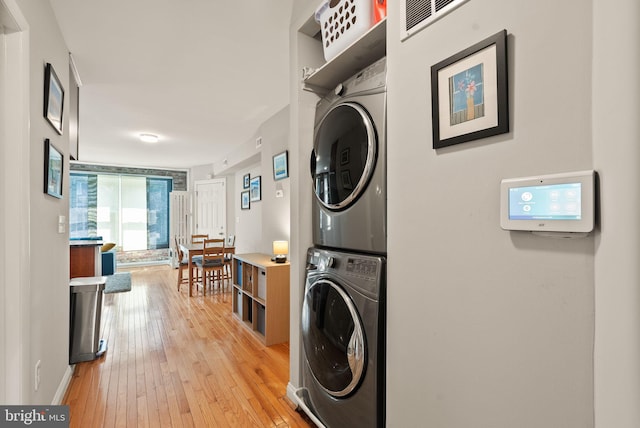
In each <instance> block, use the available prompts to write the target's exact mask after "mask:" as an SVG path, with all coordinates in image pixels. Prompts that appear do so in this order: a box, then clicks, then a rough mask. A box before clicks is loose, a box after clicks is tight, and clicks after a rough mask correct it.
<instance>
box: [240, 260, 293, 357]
mask: <svg viewBox="0 0 640 428" xmlns="http://www.w3.org/2000/svg"><path fill="white" fill-rule="evenodd" d="M232 278H233V297H232V307H233V314H234V315H235V316H236V317H238V318H239V319H240V320H242V322H243V323H244V324H245V325H246V326H247V327H248V328H249V329H250V330H251V331H252V332H253V333H254V334H255V335H256V336H257V337H258V338H259V339H260V340H262V342H263V343H264V344H265V345H266V346H271V345H275V344H276V343H282V342H288V341H289V262H286V263H275V262H272V261H271V257H270V256H269V255H267V254H259V253H250V254H235V255H234V256H233V263H232Z"/></svg>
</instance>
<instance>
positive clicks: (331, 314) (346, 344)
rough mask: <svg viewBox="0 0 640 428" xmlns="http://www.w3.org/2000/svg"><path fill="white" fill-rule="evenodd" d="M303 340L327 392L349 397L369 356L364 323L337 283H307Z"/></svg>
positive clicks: (317, 377)
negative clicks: (363, 327)
mask: <svg viewBox="0 0 640 428" xmlns="http://www.w3.org/2000/svg"><path fill="white" fill-rule="evenodd" d="M302 341H303V346H304V351H305V354H306V360H307V362H306V363H307V364H308V365H309V367H310V369H311V372H312V373H313V376H314V378H315V380H316V381H317V382H318V384H319V385H320V386H321V387H322V388H323V389H324V390H325V391H326V392H327V393H329V394H331V395H333V396H334V397H345V396H347V395H349V394H350V393H352V392H353V391H354V390H355V389H356V388H357V387H358V385H359V384H360V380H361V379H362V378H363V377H364V368H365V367H366V358H367V355H366V346H365V345H366V343H365V338H364V333H363V329H362V324H361V322H360V318H359V316H358V312H357V310H356V308H355V306H354V304H353V302H352V301H351V298H349V296H348V295H347V293H345V291H344V290H343V289H342V288H341V287H340V286H338V285H337V284H335V283H334V282H332V281H330V280H326V279H321V280H318V281H316V282H314V283H311V284H307V287H306V292H305V296H304V303H303V306H302Z"/></svg>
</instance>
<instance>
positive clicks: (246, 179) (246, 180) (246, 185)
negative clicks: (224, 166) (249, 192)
mask: <svg viewBox="0 0 640 428" xmlns="http://www.w3.org/2000/svg"><path fill="white" fill-rule="evenodd" d="M250 179H251V176H250V175H249V174H245V175H244V177H242V188H243V189H248V188H249V180H250Z"/></svg>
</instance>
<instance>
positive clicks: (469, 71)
mask: <svg viewBox="0 0 640 428" xmlns="http://www.w3.org/2000/svg"><path fill="white" fill-rule="evenodd" d="M508 87H509V85H508V76H507V30H502V31H500V32H498V33H496V34H494V35H492V36H490V37H487V38H486V39H484V40H482V41H481V42H478V43H476V44H475V45H473V46H471V47H469V48H467V49H464V50H463V51H460V52H458V53H457V54H455V55H453V56H450V57H449V58H447V59H445V60H443V61H440V62H439V63H437V64H435V65H433V66H432V67H431V108H432V119H433V124H432V126H433V148H434V149H439V148H442V147H447V146H451V145H454V144H460V143H464V142H467V141H473V140H478V139H480V138H486V137H490V136H492V135H498V134H504V133H507V132H509V99H508Z"/></svg>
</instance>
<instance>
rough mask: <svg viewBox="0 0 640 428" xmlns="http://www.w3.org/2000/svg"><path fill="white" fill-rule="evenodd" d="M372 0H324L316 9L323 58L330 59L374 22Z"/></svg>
mask: <svg viewBox="0 0 640 428" xmlns="http://www.w3.org/2000/svg"><path fill="white" fill-rule="evenodd" d="M372 5H373V2H372V0H331V1H329V0H326V1H324V2H323V3H322V4H321V5H320V7H319V8H318V9H317V10H316V14H315V19H316V21H317V22H318V23H319V24H320V31H321V34H322V48H323V52H324V59H325V60H327V61H330V60H331V59H332V58H333V57H335V56H336V55H338V54H339V53H340V52H342V51H343V50H344V48H346V47H347V46H349V45H350V44H351V43H353V42H354V41H356V40H357V39H358V38H359V37H360V36H362V35H363V34H364V33H366V32H367V30H369V29H370V28H371V27H372V26H373V24H374V17H373V7H372Z"/></svg>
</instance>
